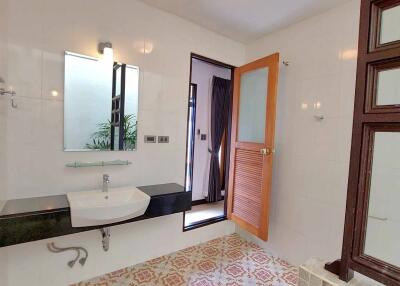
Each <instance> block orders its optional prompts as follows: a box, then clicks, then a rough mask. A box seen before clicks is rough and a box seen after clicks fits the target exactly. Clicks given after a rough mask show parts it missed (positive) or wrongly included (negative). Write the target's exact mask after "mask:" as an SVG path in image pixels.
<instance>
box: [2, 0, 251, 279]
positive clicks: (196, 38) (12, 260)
mask: <svg viewBox="0 0 400 286" xmlns="http://www.w3.org/2000/svg"><path fill="white" fill-rule="evenodd" d="M0 3H1V7H0V16H1V15H2V13H5V12H6V11H5V9H4V10H3V9H2V8H3V5H8V12H7V13H6V14H7V15H6V16H8V18H7V17H0V23H2V22H1V21H6V25H4V26H3V25H2V24H1V25H0V35H1V36H2V35H3V28H4V29H5V35H6V38H4V37H1V38H0V44H1V45H4V43H7V42H8V43H7V45H6V50H5V51H4V50H3V51H2V54H1V55H0V56H1V57H0V59H1V58H3V59H7V63H6V65H2V64H1V65H0V76H4V77H6V79H7V81H8V84H10V85H13V87H14V88H15V90H16V92H17V103H18V108H17V109H12V108H10V106H9V101H8V100H7V99H2V98H0V131H1V135H0V147H1V148H0V156H1V158H0V175H4V176H5V177H6V178H7V180H6V181H3V180H2V179H1V178H0V184H3V185H0V187H1V188H0V193H1V196H3V198H8V199H12V198H22V197H33V196H43V195H54V194H63V193H66V192H69V191H79V190H85V189H92V188H97V187H99V186H100V185H101V182H102V181H101V175H102V174H103V173H109V174H110V176H111V186H112V187H113V186H119V185H128V184H133V185H146V184H155V183H166V182H176V183H180V184H183V180H184V172H185V160H184V159H185V150H186V146H185V144H186V142H185V139H186V116H187V104H188V102H187V100H188V84H189V67H190V52H196V53H199V54H202V55H205V56H208V57H211V58H214V59H217V60H220V61H224V62H227V63H230V64H233V65H241V64H242V63H243V62H244V58H245V49H244V45H242V44H240V43H236V42H234V41H232V40H229V39H227V38H225V37H222V36H219V35H217V34H215V33H212V32H210V31H208V30H205V29H203V28H201V27H199V26H196V25H194V24H192V23H190V22H187V21H184V20H182V19H180V18H178V17H175V16H172V15H170V14H167V13H164V12H161V11H159V10H156V9H154V8H151V7H149V6H147V5H145V4H143V3H141V2H139V1H136V0H115V1H109V0H85V1H81V0H71V1H54V0H3V1H0ZM104 40H108V41H111V42H112V43H113V46H114V54H115V59H116V60H118V61H122V62H125V63H128V64H132V65H138V66H139V67H140V70H141V80H140V95H139V97H140V98H139V116H138V120H139V129H138V132H139V134H138V136H139V142H138V148H137V151H135V152H105V153H99V152H95V153H91V152H84V153H80V152H67V153H66V152H63V100H64V99H63V89H64V88H63V85H64V82H63V79H64V72H63V65H64V64H63V61H64V50H69V51H73V52H77V53H81V54H86V55H89V56H98V54H97V44H98V42H99V41H104ZM144 50H146V53H143V51H144ZM52 90H57V91H58V93H59V96H58V97H53V96H52V95H51V91H52ZM77 128H79V126H77ZM5 130H6V131H5ZM145 134H150V135H157V134H159V135H169V136H170V143H169V144H144V143H143V136H144V135H145ZM6 156H7V158H6ZM5 159H7V164H5V163H4V162H5ZM113 159H125V160H130V161H132V162H133V164H132V165H130V166H125V167H107V168H103V169H100V168H87V169H67V168H65V164H66V163H68V162H71V161H77V160H79V161H97V160H113ZM2 168H3V169H2ZM0 199H1V197H0ZM233 231H234V227H233V225H232V224H231V223H229V222H224V223H222V224H217V225H215V226H213V227H211V228H205V229H201V230H199V231H195V232H190V233H182V214H176V215H172V216H168V217H162V218H158V219H153V220H146V221H143V222H140V223H139V222H138V223H133V224H130V225H125V226H121V227H115V228H112V230H111V237H112V238H111V246H110V251H109V252H108V253H105V252H103V250H102V248H101V242H100V233H99V232H98V231H92V232H86V233H82V234H77V235H72V236H66V237H60V238H57V239H54V240H52V241H55V242H56V244H57V245H60V246H70V245H82V246H85V247H87V248H88V249H89V251H90V257H91V258H90V259H89V260H88V262H87V264H86V265H85V267H84V268H81V267H75V268H74V269H69V267H68V266H67V265H66V262H67V261H68V259H69V257H68V254H59V255H56V254H51V253H50V252H48V251H47V249H46V242H48V241H39V242H34V243H27V244H24V245H18V246H13V247H7V248H2V249H0V265H1V267H0V269H1V270H0V271H4V272H5V273H1V272H0V285H2V286H3V285H4V286H18V285H26V284H30V285H51V286H56V285H67V284H68V283H72V282H77V281H80V280H84V279H87V278H91V277H94V276H97V275H99V274H102V273H106V272H109V271H112V270H115V269H118V268H122V267H126V266H129V265H132V264H135V263H138V262H142V261H144V260H147V259H149V258H151V257H156V256H160V255H163V254H166V253H169V252H172V251H175V250H178V249H181V248H184V247H186V246H189V245H192V244H196V243H199V242H201V241H205V240H208V239H210V238H213V237H216V236H220V235H223V234H228V233H231V232H233ZM144 245H145V247H144ZM27 253H29V255H27ZM7 256H8V257H7ZM21 269H24V271H23V273H21ZM7 276H8V278H7Z"/></svg>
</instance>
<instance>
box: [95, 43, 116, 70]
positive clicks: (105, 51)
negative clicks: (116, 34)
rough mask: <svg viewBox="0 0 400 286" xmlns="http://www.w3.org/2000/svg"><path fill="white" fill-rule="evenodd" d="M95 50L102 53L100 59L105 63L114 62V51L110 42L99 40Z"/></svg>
mask: <svg viewBox="0 0 400 286" xmlns="http://www.w3.org/2000/svg"><path fill="white" fill-rule="evenodd" d="M97 51H98V52H99V54H102V55H103V59H102V61H103V62H104V64H105V65H108V64H111V65H113V64H114V53H113V49H112V44H111V43H110V42H100V43H99V44H98V46H97Z"/></svg>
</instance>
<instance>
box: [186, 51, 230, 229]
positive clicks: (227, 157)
mask: <svg viewBox="0 0 400 286" xmlns="http://www.w3.org/2000/svg"><path fill="white" fill-rule="evenodd" d="M194 59H197V60H200V61H203V62H206V63H209V64H212V65H215V66H218V67H222V68H226V69H230V70H231V81H232V82H233V81H234V76H235V69H236V67H235V66H233V65H230V64H227V63H224V62H220V61H217V60H214V59H211V58H208V57H205V56H202V55H200V54H196V53H193V52H192V53H190V72H189V96H188V102H189V101H190V86H191V84H192V68H193V66H192V62H193V60H194ZM230 96H231V103H232V102H233V88H232V91H231V94H230ZM188 120H189V110H188V113H187V121H186V122H187V124H188V123H189V121H188ZM231 130H232V104H231V105H230V108H229V114H228V129H227V136H226V138H227V140H226V141H227V142H226V153H225V166H226V172H225V178H224V184H225V197H224V215H223V216H220V217H215V218H211V219H208V220H204V221H201V222H199V223H196V224H194V225H190V226H187V227H185V213H186V212H183V231H189V230H193V229H196V228H199V227H203V226H207V225H210V224H213V223H217V222H220V221H224V220H226V219H227V207H228V205H227V197H228V184H229V162H230V161H229V160H230V149H231V148H230V144H231V142H230V141H231V140H230V138H231V136H230V135H231ZM188 136H189V134H188V128H187V126H186V156H185V190H186V172H187V168H188V166H187V156H188V148H187V146H188V144H187V141H188V138H189V137H188ZM192 180H193V176H192ZM191 184H193V181H192V183H191ZM190 192H191V191H190Z"/></svg>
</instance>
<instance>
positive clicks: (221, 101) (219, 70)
mask: <svg viewBox="0 0 400 286" xmlns="http://www.w3.org/2000/svg"><path fill="white" fill-rule="evenodd" d="M234 68H235V67H234V66H231V65H229V64H225V63H222V62H218V61H216V60H213V59H210V58H207V57H204V56H200V55H198V54H194V53H192V54H191V56H190V78H189V100H188V102H189V103H188V117H187V121H188V122H187V143H186V170H185V190H186V191H188V192H191V193H192V209H191V210H190V211H187V212H185V213H184V216H183V230H184V231H186V230H191V229H194V228H198V227H201V226H205V225H208V224H211V223H215V222H219V221H222V220H225V219H226V218H227V203H226V198H227V189H228V188H227V187H228V182H229V157H230V156H229V155H230V138H231V118H232V99H233V75H234ZM221 122H223V123H221Z"/></svg>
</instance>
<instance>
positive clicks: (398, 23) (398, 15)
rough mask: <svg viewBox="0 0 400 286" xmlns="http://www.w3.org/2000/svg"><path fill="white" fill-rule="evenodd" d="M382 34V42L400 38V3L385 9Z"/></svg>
mask: <svg viewBox="0 0 400 286" xmlns="http://www.w3.org/2000/svg"><path fill="white" fill-rule="evenodd" d="M380 36H381V37H380V41H379V42H380V44H386V43H390V42H394V41H399V40H400V5H398V6H395V7H393V8H389V9H386V10H383V12H382V16H381V33H380Z"/></svg>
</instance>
